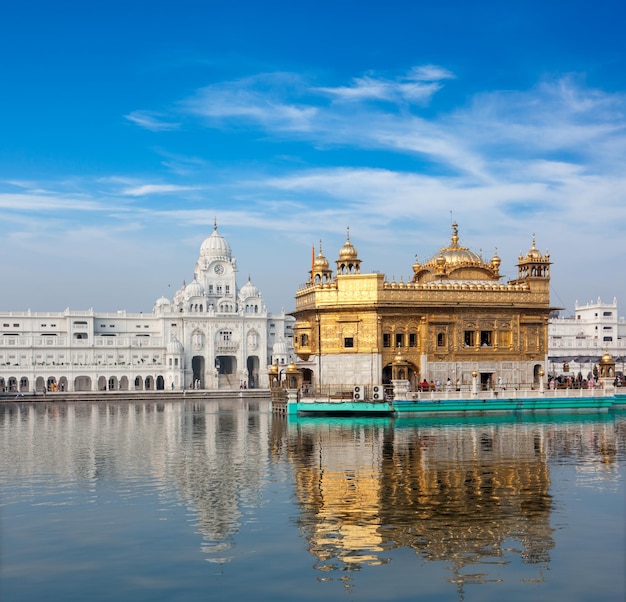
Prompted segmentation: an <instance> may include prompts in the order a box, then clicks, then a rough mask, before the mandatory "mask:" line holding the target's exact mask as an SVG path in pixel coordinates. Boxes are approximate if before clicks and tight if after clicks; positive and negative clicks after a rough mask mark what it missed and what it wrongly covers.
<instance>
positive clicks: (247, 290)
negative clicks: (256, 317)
mask: <svg viewBox="0 0 626 602" xmlns="http://www.w3.org/2000/svg"><path fill="white" fill-rule="evenodd" d="M259 296H260V293H259V289H258V288H257V287H256V286H254V284H252V281H251V280H250V278H248V282H246V283H245V284H244V285H243V286H242V287H241V290H240V291H239V298H240V299H249V298H250V297H259Z"/></svg>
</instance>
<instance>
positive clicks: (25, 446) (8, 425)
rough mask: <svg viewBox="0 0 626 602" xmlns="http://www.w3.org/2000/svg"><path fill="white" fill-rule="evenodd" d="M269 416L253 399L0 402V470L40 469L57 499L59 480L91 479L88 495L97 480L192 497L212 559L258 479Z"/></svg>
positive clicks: (86, 483)
mask: <svg viewBox="0 0 626 602" xmlns="http://www.w3.org/2000/svg"><path fill="white" fill-rule="evenodd" d="M259 404H261V407H262V409H263V411H260V405H259ZM270 420H271V415H270V414H269V413H268V411H267V404H263V402H254V401H245V402H236V403H234V404H233V403H232V402H229V401H226V402H204V403H197V404H193V403H144V402H142V403H132V402H129V403H119V402H116V403H61V404H47V403H40V404H13V403H10V404H2V405H0V425H1V434H2V436H1V437H0V458H2V462H0V471H1V473H0V478H1V479H8V478H14V479H18V480H24V478H25V477H31V479H32V480H33V481H35V482H36V481H37V480H38V479H40V480H41V481H42V482H43V483H45V486H46V488H47V490H48V497H49V500H52V499H58V500H59V502H58V503H63V504H71V503H72V499H71V498H68V497H64V496H63V495H60V496H52V494H51V491H52V489H54V487H55V485H54V483H55V481H56V482H58V483H59V484H61V483H66V484H67V483H70V484H71V483H78V484H79V486H80V487H83V488H84V487H88V488H89V489H90V491H91V493H92V497H93V500H94V501H96V500H97V499H98V497H99V493H98V492H99V487H100V486H101V484H103V483H114V484H116V487H117V493H118V494H119V495H122V496H124V497H129V496H133V495H137V496H139V495H141V494H143V493H145V491H146V489H147V488H153V489H154V490H155V492H156V494H157V495H158V496H159V497H160V499H161V500H162V503H164V504H166V505H167V504H180V503H184V504H188V505H189V506H190V510H191V520H192V521H193V525H194V527H195V529H197V531H199V532H200V533H202V535H203V537H204V542H203V551H204V552H205V553H206V554H207V556H208V560H210V561H212V562H219V563H224V562H228V561H229V560H230V559H231V555H230V551H231V548H232V546H233V542H232V537H233V535H234V534H235V533H237V531H238V529H239V526H240V521H241V516H242V512H243V508H245V507H246V506H249V505H254V504H255V503H256V500H257V499H258V497H259V495H260V493H259V492H260V490H261V487H262V484H263V483H264V479H265V475H266V472H267V465H268V454H267V449H268V435H269V430H270V429H269V424H270ZM59 486H60V485H59ZM23 494H24V492H23V491H20V490H14V493H13V495H14V496H15V498H16V500H17V499H18V498H20V499H21V498H22V496H23ZM2 503H3V505H6V504H10V503H12V499H11V492H5V496H4V497H3V500H2ZM38 503H42V502H41V501H39V502H38ZM44 503H51V502H50V501H47V502H44Z"/></svg>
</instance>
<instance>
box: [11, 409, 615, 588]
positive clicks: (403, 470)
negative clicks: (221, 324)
mask: <svg viewBox="0 0 626 602" xmlns="http://www.w3.org/2000/svg"><path fill="white" fill-rule="evenodd" d="M625 450H626V418H625V417H624V416H623V415H606V416H592V417H585V416H578V417H576V416H571V417H569V416H561V417H558V418H555V417H551V418H537V419H534V418H532V417H525V418H524V419H515V418H512V417H507V418H499V419H491V420H482V419H479V418H476V419H472V420H461V419H459V420H453V419H448V420H447V421H446V422H445V423H444V422H441V421H437V420H434V419H433V420H429V419H419V420H414V421H413V420H411V419H401V420H392V419H387V418H381V419H368V420H365V419H364V420H346V419H341V420H325V419H319V418H316V419H297V420H292V419H289V420H285V419H284V418H277V417H273V416H272V415H271V413H270V412H269V407H268V404H267V402H264V401H258V402H255V401H251V402H243V401H238V400H232V401H224V402H217V401H216V402H210V401H206V402H198V403H190V402H167V403H158V402H154V403H144V402H142V403H134V402H132V401H131V402H128V403H119V402H115V403H105V402H99V403H76V404H74V403H60V404H55V403H40V404H19V403H5V404H0V484H1V485H2V489H3V497H2V500H1V505H2V506H4V507H8V506H11V505H18V504H24V502H28V501H31V503H32V504H37V505H42V506H46V505H55V504H59V505H72V504H83V503H85V500H86V501H87V503H96V504H97V503H101V502H102V499H103V497H104V494H105V490H107V489H111V488H113V489H115V491H116V494H117V495H118V496H122V497H123V498H125V499H129V498H130V499H132V498H133V497H137V498H139V497H141V498H142V500H143V499H144V498H143V497H142V496H144V495H145V494H146V492H148V493H150V494H154V496H155V497H156V499H157V500H158V503H159V504H160V505H161V506H162V508H163V510H164V511H168V509H172V508H180V507H181V506H182V507H184V508H186V509H188V512H189V514H188V521H189V523H190V524H191V525H192V527H193V530H194V531H195V532H197V533H200V534H201V537H202V542H201V551H202V554H203V555H204V557H205V559H206V560H208V561H210V562H212V563H220V564H225V563H230V562H232V561H233V560H235V559H237V558H238V557H241V555H242V547H243V546H245V541H244V540H243V539H242V538H241V537H238V536H239V535H240V533H241V531H242V528H243V526H244V525H245V523H246V521H250V520H257V519H256V516H257V515H259V513H260V509H263V510H264V512H265V515H267V514H268V513H270V512H273V513H274V516H277V517H279V518H283V523H280V521H279V520H277V522H276V528H277V529H279V530H280V529H282V530H283V531H284V532H287V530H288V525H285V521H286V520H289V518H288V517H281V516H280V513H281V512H282V508H284V507H285V504H286V503H287V502H286V501H285V500H284V499H278V500H277V499H274V498H272V494H270V493H268V483H275V482H276V480H277V479H279V480H282V481H283V482H287V483H289V486H291V483H293V492H292V497H290V499H289V500H288V502H289V503H290V504H291V502H293V501H295V507H296V510H297V515H296V517H295V520H296V521H297V525H298V528H299V529H300V532H301V533H302V534H303V535H304V536H305V541H306V547H307V550H308V553H309V554H310V555H312V557H313V558H314V563H313V566H314V570H315V571H316V572H317V575H318V576H319V579H320V580H325V579H328V578H331V576H332V577H333V578H334V577H335V576H336V575H341V579H343V580H346V579H347V580H348V581H349V580H350V579H351V577H352V576H354V575H355V574H356V572H358V571H363V570H364V569H366V568H369V567H372V570H374V571H379V570H382V569H381V568H380V567H381V566H382V565H386V564H391V563H393V562H395V561H396V560H397V558H398V553H399V552H401V551H402V552H408V553H409V554H410V555H413V556H416V557H417V558H418V559H419V560H420V562H421V563H422V564H432V566H433V567H436V566H438V567H439V568H441V566H445V567H446V573H445V574H446V578H447V580H448V581H449V582H450V583H453V584H455V585H456V587H457V588H458V589H459V591H461V590H462V589H463V587H465V586H466V585H468V584H470V583H486V582H490V581H499V580H501V579H502V575H503V573H502V569H503V567H507V566H510V565H516V571H517V572H516V574H517V575H519V576H520V577H519V579H520V580H521V581H526V582H541V581H543V580H544V578H545V574H546V571H547V570H549V569H550V566H551V564H552V562H553V555H554V550H555V546H556V540H555V526H554V525H555V521H554V514H555V512H557V511H558V505H559V503H560V502H559V500H558V499H557V495H556V494H555V491H554V487H553V486H552V483H551V474H550V473H551V470H552V471H555V470H556V469H558V468H559V466H561V465H564V466H565V465H567V466H573V467H574V468H573V471H574V473H575V478H576V483H577V485H578V486H580V487H589V488H594V489H595V490H607V491H617V490H618V489H619V487H622V488H623V475H620V461H621V463H622V464H621V465H622V466H623V461H624V459H625V455H626V451H625ZM277 475H278V476H277ZM270 504H276V505H275V506H274V507H269V508H268V506H269V505H270ZM277 504H283V506H278V505H277ZM290 507H291V506H290ZM277 535H278V536H281V535H282V532H278V533H277ZM244 552H245V550H244ZM518 565H519V566H518ZM520 567H522V568H520ZM307 570H309V572H310V569H307Z"/></svg>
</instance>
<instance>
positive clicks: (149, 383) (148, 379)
mask: <svg viewBox="0 0 626 602" xmlns="http://www.w3.org/2000/svg"><path fill="white" fill-rule="evenodd" d="M145 388H146V391H152V390H153V389H154V378H152V376H146V383H145Z"/></svg>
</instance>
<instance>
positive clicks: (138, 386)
mask: <svg viewBox="0 0 626 602" xmlns="http://www.w3.org/2000/svg"><path fill="white" fill-rule="evenodd" d="M142 389H143V378H141V376H135V391H141V390H142Z"/></svg>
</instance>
